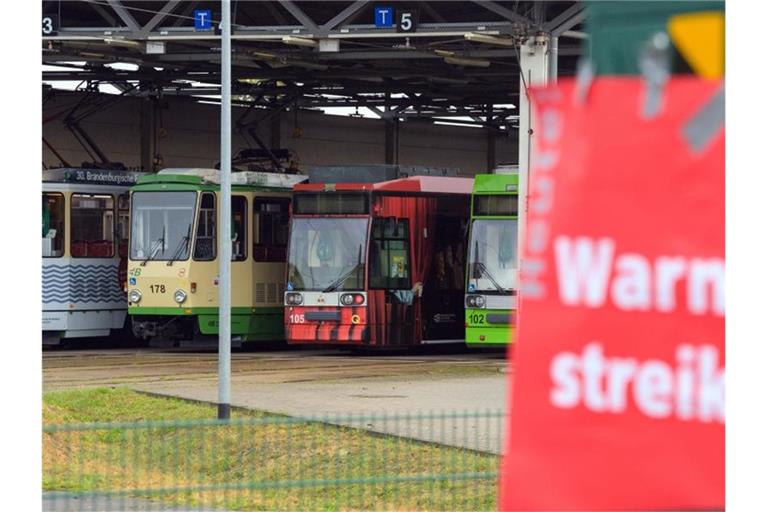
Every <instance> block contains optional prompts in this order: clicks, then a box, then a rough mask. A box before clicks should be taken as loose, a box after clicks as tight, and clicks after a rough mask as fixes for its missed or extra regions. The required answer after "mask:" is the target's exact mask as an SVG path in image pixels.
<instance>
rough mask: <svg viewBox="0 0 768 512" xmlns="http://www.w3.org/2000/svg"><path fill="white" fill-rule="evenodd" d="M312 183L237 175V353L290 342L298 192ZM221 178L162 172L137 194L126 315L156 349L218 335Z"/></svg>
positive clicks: (144, 181) (209, 173)
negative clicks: (286, 304) (288, 265)
mask: <svg viewBox="0 0 768 512" xmlns="http://www.w3.org/2000/svg"><path fill="white" fill-rule="evenodd" d="M305 179H306V178H305V177H303V176H298V175H287V174H277V173H266V172H250V171H242V172H233V173H232V232H231V234H230V236H231V238H232V267H231V277H232V283H233V286H232V303H231V304H232V343H233V345H235V346H237V345H239V344H241V343H243V342H248V341H260V340H262V341H263V340H283V339H284V330H283V307H282V297H283V284H284V282H285V281H284V278H285V259H286V246H287V243H288V216H289V205H290V201H291V188H292V187H293V185H294V184H296V183H299V182H301V181H303V180H305ZM220 188H221V187H220V175H219V171H218V170H216V169H194V168H193V169H164V170H161V171H160V172H158V173H157V174H152V175H147V176H143V177H141V178H140V179H139V181H138V183H137V184H136V185H135V186H134V187H133V188H132V190H131V239H130V251H129V258H128V314H129V315H130V317H131V321H132V322H131V323H132V326H133V332H134V335H135V336H137V337H139V338H141V339H145V340H149V341H150V342H155V343H160V344H167V343H169V342H171V343H176V342H187V341H189V342H193V343H194V342H198V343H202V344H206V343H210V342H211V341H212V339H211V336H212V335H216V334H218V294H219V292H218V273H219V260H218V255H217V237H218V236H219V233H218V230H217V226H218V224H219V222H220V213H219V211H220V210H219V204H220Z"/></svg>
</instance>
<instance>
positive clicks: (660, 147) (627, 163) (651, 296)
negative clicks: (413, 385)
mask: <svg viewBox="0 0 768 512" xmlns="http://www.w3.org/2000/svg"><path fill="white" fill-rule="evenodd" d="M652 94H653V92H652V91H650V90H649V89H647V88H646V86H645V84H644V83H643V80H642V78H635V77H626V78H617V77H600V78H597V79H595V81H594V82H593V83H592V84H591V86H590V87H589V89H588V90H586V91H579V90H578V88H577V86H576V84H575V83H574V82H573V81H570V80H562V81H561V82H560V84H559V85H558V86H557V87H556V88H548V89H542V90H539V91H535V93H534V100H535V101H534V103H535V104H536V112H537V120H538V128H537V132H536V133H537V151H536V159H535V162H534V164H533V168H532V171H531V181H530V191H529V202H528V220H527V227H526V229H527V231H526V243H525V249H524V257H523V269H522V271H521V295H522V298H521V305H520V313H519V324H518V329H519V330H518V343H517V347H516V352H515V374H514V376H511V377H510V379H511V380H510V388H511V389H513V391H512V393H511V394H510V404H509V410H510V411H511V414H510V420H509V421H510V423H509V425H508V427H509V428H508V431H507V432H508V435H507V446H506V452H505V457H504V460H503V464H502V479H501V493H500V507H501V509H502V510H608V509H611V510H619V509H635V510H636V509H646V510H647V509H656V510H658V509H675V508H676V509H679V508H722V507H724V505H725V411H724V408H725V378H724V367H725V351H724V349H725V344H724V342H725V317H724V247H725V233H724V225H725V199H724V197H725V193H724V182H725V176H724V167H725V159H724V157H725V154H724V152H725V130H724V126H723V120H722V111H723V105H722V84H721V83H720V82H710V81H704V80H701V79H698V78H694V77H691V78H687V77H674V78H672V79H671V80H670V81H669V82H668V83H667V84H666V85H665V86H664V88H663V90H662V91H661V97H660V100H659V101H660V103H659V102H656V103H654V100H658V99H659V98H653V97H651V96H652ZM654 104H655V105H657V106H658V108H647V107H648V106H649V105H651V106H653V105H654ZM654 110H655V111H654ZM512 379H513V380H514V386H513V387H512V386H511V385H512Z"/></svg>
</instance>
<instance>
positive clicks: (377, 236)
mask: <svg viewBox="0 0 768 512" xmlns="http://www.w3.org/2000/svg"><path fill="white" fill-rule="evenodd" d="M409 233H410V231H409V229H408V220H407V219H395V218H394V217H390V218H384V219H376V220H375V221H374V223H373V227H372V228H371V260H370V287H371V288H384V289H390V290H402V289H405V288H410V287H411V269H410V247H409V237H408V234H409Z"/></svg>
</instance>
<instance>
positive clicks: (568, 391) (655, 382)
mask: <svg viewBox="0 0 768 512" xmlns="http://www.w3.org/2000/svg"><path fill="white" fill-rule="evenodd" d="M718 359H719V351H718V349H717V347H715V346H714V345H701V346H698V347H694V346H693V345H689V344H684V345H680V346H678V347H677V351H676V366H674V367H673V366H672V365H670V364H668V363H667V362H665V361H661V360H658V359H649V360H646V361H640V360H638V359H633V358H621V357H606V356H605V355H604V354H603V347H602V345H601V344H600V343H598V342H592V343H589V344H587V345H586V346H585V347H584V349H583V350H582V352H581V354H575V353H572V352H561V353H559V354H557V355H556V356H555V357H554V358H553V359H552V362H551V364H550V368H549V373H550V377H551V379H552V383H553V387H552V389H551V390H550V394H549V398H550V402H551V403H552V405H554V406H555V407H558V408H561V409H572V408H575V407H578V406H579V405H582V404H583V406H584V407H585V408H586V409H588V410H590V411H592V412H595V413H612V414H621V413H624V412H625V411H626V410H627V408H628V406H629V403H630V401H632V402H634V404H635V406H636V407H637V409H638V410H639V411H640V412H641V413H642V414H644V415H646V416H648V417H651V418H670V417H674V418H677V419H679V420H683V421H692V420H696V421H700V422H704V423H709V422H719V423H725V368H724V367H723V366H720V365H719V363H718Z"/></svg>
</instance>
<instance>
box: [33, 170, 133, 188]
mask: <svg viewBox="0 0 768 512" xmlns="http://www.w3.org/2000/svg"><path fill="white" fill-rule="evenodd" d="M143 174H144V173H141V172H134V171H114V170H107V169H48V170H45V171H43V181H49V182H60V183H91V184H94V185H126V186H129V185H135V184H136V181H137V180H138V179H139V176H142V175H143Z"/></svg>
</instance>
